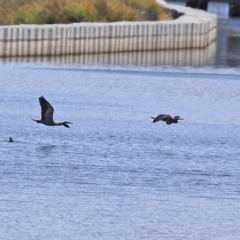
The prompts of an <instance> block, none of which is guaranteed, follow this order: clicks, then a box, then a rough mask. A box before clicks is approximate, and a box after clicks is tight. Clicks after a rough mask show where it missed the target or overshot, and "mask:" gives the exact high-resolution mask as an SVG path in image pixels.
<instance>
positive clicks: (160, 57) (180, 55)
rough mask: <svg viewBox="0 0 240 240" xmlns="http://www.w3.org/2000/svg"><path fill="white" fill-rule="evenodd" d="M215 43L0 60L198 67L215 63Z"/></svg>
mask: <svg viewBox="0 0 240 240" xmlns="http://www.w3.org/2000/svg"><path fill="white" fill-rule="evenodd" d="M215 55H216V43H215V42H213V43H212V44H210V45H209V46H208V47H207V48H200V49H194V50H190V49H183V50H167V51H142V52H123V53H105V54H81V55H65V56H47V57H46V56H42V57H8V58H2V59H1V60H0V61H2V62H4V63H9V62H14V63H17V62H20V63H22V62H25V63H29V62H30V63H31V62H36V63H44V62H45V63H46V62H47V63H53V64H81V65H82V64H86V65H89V64H101V65H115V66H116V65H118V66H119V65H120V66H126V65H133V66H159V65H175V66H193V67H200V66H206V65H214V64H215Z"/></svg>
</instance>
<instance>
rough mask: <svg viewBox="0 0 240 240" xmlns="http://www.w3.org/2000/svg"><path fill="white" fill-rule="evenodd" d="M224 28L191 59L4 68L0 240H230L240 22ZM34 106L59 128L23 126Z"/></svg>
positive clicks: (38, 62) (238, 200)
mask: <svg viewBox="0 0 240 240" xmlns="http://www.w3.org/2000/svg"><path fill="white" fill-rule="evenodd" d="M222 21H223V20H222ZM231 22H232V23H233V24H232V23H231ZM223 23H224V24H222V28H221V29H220V30H219V37H218V40H217V42H216V43H213V44H212V45H211V46H209V48H208V49H202V50H196V51H177V52H172V51H169V52H167V51H165V52H152V53H151V52H150V53H129V54H113V55H100V56H94V55H89V56H66V57H61V58H24V59H20V58H17V59H3V60H2V61H1V64H0V89H1V95H0V96H1V97H0V112H1V114H0V123H1V124H0V133H1V136H0V156H1V157H0V239H3V240H16V239H21V240H32V239H40V240H43V239H44V240H45V239H51V240H52V239H53V240H78V239H81V240H92V239H100V240H112V239H121V240H138V239H144V240H145V239H146V240H149V239H151V240H159V239H164V240H165V239H170V240H175V239H176V240H178V239H189V240H192V239H194V240H201V239H203V240H205V239H211V240H212V239H214V240H219V239H222V240H226V239H231V240H238V239H240V185H239V182H240V165H239V161H240V157H239V155H240V148H239V146H240V138H239V136H240V113H239V102H240V70H239V66H240V59H239V56H238V53H239V47H238V45H237V42H238V41H239V36H238V35H237V36H236V33H237V34H239V30H237V28H235V29H234V33H233V32H232V33H231V34H230V30H231V28H229V27H228V25H229V23H230V25H231V26H233V28H234V26H238V25H239V24H240V21H239V20H237V19H236V20H229V21H223ZM233 28H232V29H233ZM226 32H227V34H226ZM195 56H198V57H195ZM41 95H44V96H45V98H46V99H47V100H49V101H50V103H51V104H52V105H53V106H54V108H55V114H54V116H55V119H56V120H60V121H61V120H68V121H72V122H73V124H72V125H71V126H70V128H69V129H67V128H65V127H63V126H61V127H47V126H44V125H41V124H37V123H35V122H33V121H32V120H31V119H32V118H35V119H40V116H41V114H40V105H39V102H38V97H39V96H41ZM160 113H171V114H176V115H181V116H182V117H183V118H184V120H183V121H181V122H179V123H178V124H173V125H170V126H167V125H166V124H165V123H163V122H158V123H154V124H153V123H152V120H151V119H150V117H151V116H156V115H157V114H160ZM10 136H11V137H12V138H13V139H14V140H15V142H13V143H9V142H8V139H9V137H10Z"/></svg>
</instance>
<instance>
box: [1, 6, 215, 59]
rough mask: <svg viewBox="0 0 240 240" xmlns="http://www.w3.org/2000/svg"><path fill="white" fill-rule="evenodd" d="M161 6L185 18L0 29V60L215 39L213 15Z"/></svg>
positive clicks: (185, 45)
mask: <svg viewBox="0 0 240 240" xmlns="http://www.w3.org/2000/svg"><path fill="white" fill-rule="evenodd" d="M164 5H165V7H166V8H170V9H174V10H177V11H179V12H182V13H184V15H183V16H181V17H179V18H178V19H176V20H173V21H157V22H116V23H73V24H54V25H14V26H1V27H0V57H9V56H47V55H49V56H54V55H64V54H85V53H108V52H111V53H113V52H126V51H147V50H169V49H171V50H173V49H194V48H204V47H207V46H208V45H209V44H210V43H211V42H213V41H214V40H215V39H216V35H217V34H216V33H217V17H216V16H215V15H213V14H209V13H207V12H204V11H200V10H195V9H190V8H185V7H181V6H177V5H168V4H164Z"/></svg>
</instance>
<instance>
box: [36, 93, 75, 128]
mask: <svg viewBox="0 0 240 240" xmlns="http://www.w3.org/2000/svg"><path fill="white" fill-rule="evenodd" d="M39 103H40V105H41V114H42V119H41V120H35V119H32V120H33V121H35V122H37V123H42V124H44V125H47V126H62V125H63V126H64V127H67V128H69V126H68V124H71V122H67V121H64V122H55V121H54V120H53V112H54V108H53V107H52V105H51V104H50V103H49V102H48V101H47V100H46V99H45V98H44V97H43V96H41V97H40V98H39Z"/></svg>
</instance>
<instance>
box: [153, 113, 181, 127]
mask: <svg viewBox="0 0 240 240" xmlns="http://www.w3.org/2000/svg"><path fill="white" fill-rule="evenodd" d="M151 118H152V119H153V122H154V123H155V122H158V121H160V120H161V121H164V122H166V124H167V125H170V124H172V123H178V120H183V118H180V116H174V117H172V116H170V115H169V114H160V115H158V116H157V117H151Z"/></svg>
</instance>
